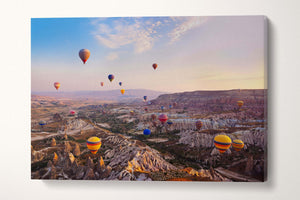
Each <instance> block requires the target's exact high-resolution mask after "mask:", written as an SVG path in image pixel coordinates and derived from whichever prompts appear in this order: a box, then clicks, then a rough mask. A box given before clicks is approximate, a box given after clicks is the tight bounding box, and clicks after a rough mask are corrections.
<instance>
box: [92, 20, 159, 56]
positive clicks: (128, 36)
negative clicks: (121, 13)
mask: <svg viewBox="0 0 300 200" xmlns="http://www.w3.org/2000/svg"><path fill="white" fill-rule="evenodd" d="M160 25H161V22H159V21H157V22H156V23H149V22H147V23H142V21H141V20H139V19H135V20H134V21H133V22H131V23H130V22H129V21H125V20H116V21H114V22H113V25H112V26H108V25H107V24H103V23H98V24H97V25H96V26H97V29H96V31H95V32H94V33H93V34H94V36H95V38H96V39H97V40H98V42H99V43H100V44H102V45H105V46H106V47H108V48H111V49H118V48H120V47H122V46H126V45H133V47H134V52H135V53H142V52H144V51H147V50H150V49H151V48H152V47H153V45H154V41H155V39H156V34H157V32H156V31H155V29H156V28H157V27H158V26H160Z"/></svg>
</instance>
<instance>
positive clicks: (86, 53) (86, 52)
mask: <svg viewBox="0 0 300 200" xmlns="http://www.w3.org/2000/svg"><path fill="white" fill-rule="evenodd" d="M90 55H91V52H90V51H89V50H88V49H81V50H80V51H79V57H80V59H81V60H82V62H83V64H85V63H86V61H87V60H88V59H89V57H90Z"/></svg>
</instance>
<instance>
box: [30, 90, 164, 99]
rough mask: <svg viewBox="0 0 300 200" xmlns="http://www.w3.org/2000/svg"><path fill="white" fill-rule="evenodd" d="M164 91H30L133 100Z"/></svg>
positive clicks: (155, 95)
mask: <svg viewBox="0 0 300 200" xmlns="http://www.w3.org/2000/svg"><path fill="white" fill-rule="evenodd" d="M165 93H166V92H159V91H153V90H145V89H128V90H126V91H125V94H124V95H122V94H121V92H120V90H108V91H73V92H61V91H58V92H32V93H31V94H32V95H39V96H50V97H55V98H69V99H82V100H84V99H88V100H108V101H118V102H119V101H122V102H124V101H125V102H128V101H130V102H131V101H135V100H140V99H142V98H143V96H147V97H148V100H151V99H155V98H157V97H158V96H159V95H161V94H165Z"/></svg>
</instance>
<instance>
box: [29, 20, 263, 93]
mask: <svg viewBox="0 0 300 200" xmlns="http://www.w3.org/2000/svg"><path fill="white" fill-rule="evenodd" d="M263 25H264V22H263V17H262V16H257V17H253V16H252V17H250V16H245V17H138V18H133V17H131V18H34V19H32V20H31V64H32V72H31V79H32V86H31V88H32V91H53V90H55V89H54V87H53V83H54V82H56V81H57V82H60V83H61V88H60V90H62V91H75V90H111V89H120V86H119V85H118V82H119V81H121V82H123V87H122V88H124V89H151V90H159V91H166V92H182V91H193V90H222V89H237V88H241V89H261V88H264V57H263V56H264V32H263V31H264V27H263ZM83 48H85V49H89V50H90V52H91V56H90V58H89V60H88V61H87V63H86V64H85V65H84V64H82V62H81V60H80V58H79V56H78V52H79V50H80V49H83ZM153 63H157V64H158V68H157V69H156V70H153V68H152V64H153ZM109 74H114V75H115V80H114V81H113V82H112V83H110V82H109V81H108V79H107V76H108V75H109ZM101 81H103V82H104V87H101V86H100V82H101Z"/></svg>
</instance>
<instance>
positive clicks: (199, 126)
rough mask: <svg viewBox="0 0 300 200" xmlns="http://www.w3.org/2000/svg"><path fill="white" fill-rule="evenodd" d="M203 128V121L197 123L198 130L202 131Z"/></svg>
mask: <svg viewBox="0 0 300 200" xmlns="http://www.w3.org/2000/svg"><path fill="white" fill-rule="evenodd" d="M202 126H203V123H202V122H201V121H196V128H197V129H198V130H200V129H201V127H202Z"/></svg>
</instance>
